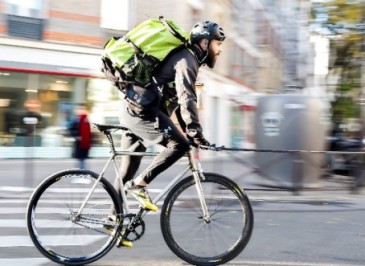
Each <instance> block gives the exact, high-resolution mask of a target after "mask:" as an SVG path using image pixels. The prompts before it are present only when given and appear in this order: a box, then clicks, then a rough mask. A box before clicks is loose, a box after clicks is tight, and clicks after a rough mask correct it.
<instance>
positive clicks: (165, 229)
mask: <svg viewBox="0 0 365 266" xmlns="http://www.w3.org/2000/svg"><path fill="white" fill-rule="evenodd" d="M204 175H205V180H202V182H201V184H202V188H203V192H204V196H205V199H206V203H207V206H208V210H209V213H210V216H211V221H210V223H207V222H205V221H204V220H203V215H202V209H201V204H200V201H199V197H198V195H197V190H196V187H195V181H194V178H193V176H189V177H187V178H185V179H183V180H181V181H180V182H179V183H178V184H177V185H175V186H174V187H173V188H172V190H171V191H170V192H169V194H168V195H167V196H166V199H165V202H164V204H163V206H162V209H161V220H160V221H161V231H162V234H163V237H164V239H165V242H166V243H167V245H168V247H169V248H170V249H171V250H172V252H174V253H175V254H176V255H177V256H178V257H180V258H181V259H182V260H184V261H186V262H188V263H190V264H193V265H201V266H212V265H219V264H223V263H226V262H228V261H230V260H232V259H233V258H235V257H236V256H237V255H238V254H240V253H241V252H242V250H243V249H244V248H245V246H246V245H247V243H248V242H249V240H250V237H251V234H252V230H253V225H254V217H253V211H252V206H251V203H250V201H249V199H248V197H247V195H246V194H245V192H244V191H243V190H242V189H241V188H240V187H239V186H238V185H237V184H236V183H235V182H233V181H232V180H230V179H228V178H227V177H224V176H222V175H218V174H214V173H205V174H204Z"/></svg>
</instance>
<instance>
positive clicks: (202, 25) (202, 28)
mask: <svg viewBox="0 0 365 266" xmlns="http://www.w3.org/2000/svg"><path fill="white" fill-rule="evenodd" d="M203 38H206V39H208V40H209V41H210V40H213V39H216V40H220V41H224V39H225V38H226V35H225V34H224V31H223V29H222V28H221V27H220V26H219V25H218V24H217V23H215V22H212V21H209V20H206V21H201V22H198V23H197V24H195V25H194V27H193V28H192V30H191V32H190V43H191V44H196V43H198V42H199V41H200V40H201V39H203Z"/></svg>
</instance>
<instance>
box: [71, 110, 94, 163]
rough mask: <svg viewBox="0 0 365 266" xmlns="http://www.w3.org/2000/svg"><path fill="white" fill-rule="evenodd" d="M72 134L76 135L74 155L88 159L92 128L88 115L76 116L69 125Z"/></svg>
mask: <svg viewBox="0 0 365 266" xmlns="http://www.w3.org/2000/svg"><path fill="white" fill-rule="evenodd" d="M69 131H70V134H71V135H72V136H73V137H75V142H74V146H73V150H72V157H73V158H78V159H86V158H88V155H89V150H90V148H91V128H90V123H89V120H88V118H87V116H86V115H84V114H83V115H80V116H78V117H75V118H74V119H73V120H72V121H71V123H70V126H69Z"/></svg>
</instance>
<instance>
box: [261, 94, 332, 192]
mask: <svg viewBox="0 0 365 266" xmlns="http://www.w3.org/2000/svg"><path fill="white" fill-rule="evenodd" d="M324 107H325V106H324V104H323V102H322V101H321V100H320V99H318V98H314V97H311V96H305V95H297V94H281V95H272V96H264V97H261V98H259V99H258V102H257V107H256V116H255V136H256V148H257V149H265V150H303V151H324V150H325V149H326V135H327V132H328V126H329V120H328V112H326V109H325V108H324ZM255 158H256V161H257V166H258V169H259V173H260V174H261V175H262V177H264V178H263V181H264V183H266V185H270V186H274V187H283V188H309V187H310V188H313V187H318V186H319V182H318V181H319V178H320V176H321V174H322V165H323V162H324V160H325V154H324V153H302V152H301V153H275V152H256V157H255Z"/></svg>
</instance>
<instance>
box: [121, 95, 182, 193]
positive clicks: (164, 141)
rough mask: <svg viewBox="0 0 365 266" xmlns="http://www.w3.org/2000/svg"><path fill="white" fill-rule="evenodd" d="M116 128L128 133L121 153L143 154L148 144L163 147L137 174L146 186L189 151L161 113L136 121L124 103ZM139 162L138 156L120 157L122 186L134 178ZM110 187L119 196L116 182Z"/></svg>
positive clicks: (123, 136) (172, 124)
mask: <svg viewBox="0 0 365 266" xmlns="http://www.w3.org/2000/svg"><path fill="white" fill-rule="evenodd" d="M120 124H121V125H122V126H125V127H127V128H128V129H129V130H130V131H128V132H123V135H122V139H121V148H122V149H123V150H127V149H128V150H130V151H139V152H143V151H145V150H146V147H147V146H149V145H152V144H160V145H162V146H164V147H165V148H164V149H163V150H162V151H161V152H160V154H159V155H157V156H156V157H155V158H154V160H153V161H152V162H151V164H150V165H148V166H147V168H146V169H144V171H143V172H142V173H141V175H142V177H143V179H144V181H145V182H146V183H147V184H148V183H150V182H151V181H152V180H153V179H154V178H155V177H156V176H157V175H159V174H160V173H162V172H163V171H165V170H166V169H167V168H169V167H170V166H171V165H173V164H174V163H175V162H176V161H177V160H179V159H180V158H181V157H182V156H183V155H184V154H185V153H186V152H187V151H188V150H189V142H188V140H187V139H186V137H185V136H184V135H183V133H182V132H181V131H180V130H179V129H178V128H177V127H176V126H175V124H174V123H173V121H172V120H171V118H170V117H168V116H167V115H165V114H164V113H162V112H158V113H157V114H156V115H154V116H151V117H140V116H138V115H137V114H135V113H134V112H133V111H131V110H130V109H129V108H128V107H127V103H126V102H125V101H123V106H122V108H121V112H120ZM141 159H142V157H140V156H127V155H125V156H122V161H121V167H120V170H121V174H122V178H123V183H125V182H127V181H129V180H131V179H132V178H133V177H134V176H135V174H136V172H137V170H138V168H139V165H140V163H141ZM114 186H115V188H116V189H117V191H118V192H119V191H120V184H119V181H118V179H117V178H116V180H115V181H114Z"/></svg>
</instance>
